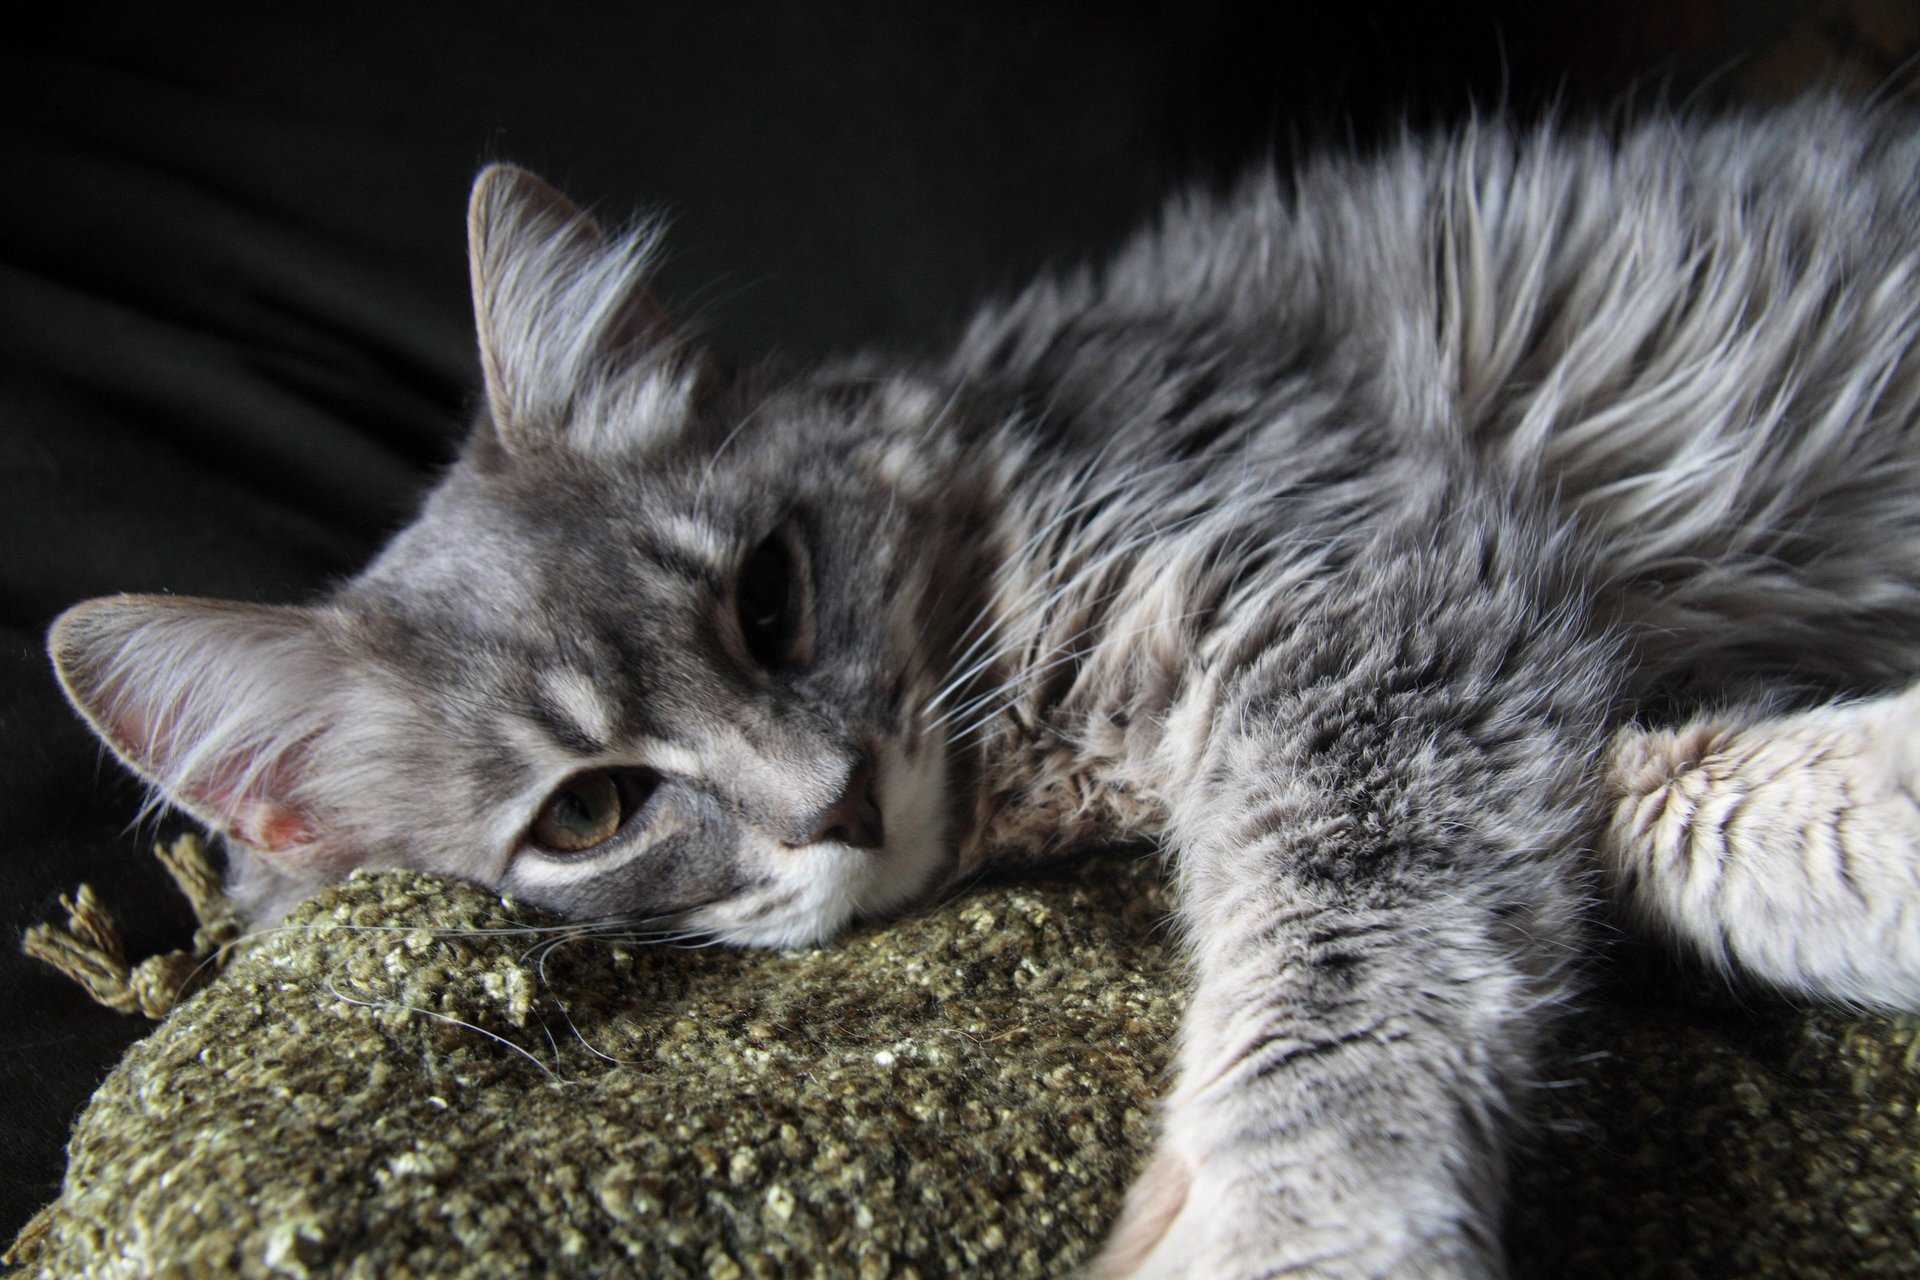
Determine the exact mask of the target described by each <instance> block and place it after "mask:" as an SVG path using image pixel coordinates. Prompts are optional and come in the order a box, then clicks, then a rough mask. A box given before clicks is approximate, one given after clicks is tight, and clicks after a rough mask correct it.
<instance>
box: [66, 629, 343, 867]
mask: <svg viewBox="0 0 1920 1280" xmlns="http://www.w3.org/2000/svg"><path fill="white" fill-rule="evenodd" d="M333 650H334V647H333V646H332V645H331V644H330V643H329V642H328V641H327V640H326V638H325V637H324V636H323V635H322V634H321V628H320V626H319V624H318V620H317V615H316V613H315V612H314V611H313V610H310V609H304V608H295V607H286V606H268V605H246V604H230V603H227V602H224V601H217V600H192V599H184V598H179V597H173V596H132V595H128V596H111V597H108V598H105V599H101V600H89V601H87V602H86V603H84V604H79V605H75V606H74V607H73V608H71V609H69V610H67V611H66V612H65V613H63V614H61V615H60V617H59V618H58V619H56V620H55V621H54V624H53V627H52V630H50V631H49V632H48V634H47V651H48V653H49V654H50V655H51V656H52V658H53V665H54V668H55V670H56V671H57V672H58V673H59V676H60V683H61V686H62V687H63V688H64V689H65V690H66V693H67V697H68V698H69V699H71V700H72V702H73V705H74V706H75V707H76V708H77V709H78V710H79V712H80V714H81V715H83V716H85V717H86V719H87V721H88V722H89V723H90V724H91V725H92V726H93V728H94V730H95V732H97V733H98V734H99V735H100V737H101V738H102V739H103V740H104V741H105V742H106V743H107V745H108V746H110V747H111V748H113V751H114V753H115V754H116V755H118V756H119V757H120V758H121V759H122V760H124V761H126V763H127V765H128V766H129V767H130V768H132V769H133V770H134V772H136V773H138V774H139V775H140V776H141V777H143V778H145V779H146V780H147V781H148V782H150V783H152V784H153V786H154V787H155V788H156V789H157V791H158V792H159V793H160V794H161V795H164V796H165V797H166V798H167V799H168V800H170V801H171V802H173V803H174V804H176V805H178V806H179V807H180V808H182V809H185V810H186V811H187V812H189V813H191V814H192V815H193V816H195V817H196V818H199V819H200V820H201V821H202V822H204V823H206V824H207V825H208V826H209V827H211V828H213V829H214V830H216V831H219V832H221V833H222V834H224V835H227V836H230V837H232V838H233V839H236V840H238V841H240V842H241V843H243V844H245V845H247V846H249V847H251V848H253V849H255V850H257V851H258V852H259V853H260V854H262V855H263V856H264V857H266V858H267V860H268V861H269V862H270V863H274V864H277V865H280V866H281V867H283V868H284V869H286V870H301V871H307V872H311V871H314V870H318V869H321V868H322V866H323V865H325V866H331V864H333V863H335V862H337V861H338V860H339V859H340V858H341V857H342V856H344V853H345V851H344V850H341V849H339V848H333V847H329V844H328V842H327V841H326V839H325V838H324V837H323V834H322V832H321V831H320V830H319V827H320V825H321V824H320V823H318V822H317V821H316V815H315V813H314V810H313V805H312V803H311V801H310V800H309V799H308V798H307V796H306V795H305V794H304V792H305V790H306V788H305V783H306V781H307V775H308V770H307V767H306V766H307V760H306V755H307V753H308V751H309V749H310V748H311V746H312V745H313V744H314V743H315V742H316V741H317V740H318V739H319V738H320V736H321V735H322V734H324V733H325V732H326V731H327V727H328V720H329V717H330V714H331V712H332V708H334V707H335V706H337V705H338V701H339V700H338V698H337V696H336V695H337V690H338V682H339V681H340V679H341V676H340V671H341V668H342V665H343V664H342V663H341V661H340V658H339V655H338V654H337V653H335V652H334V651H333ZM332 869H334V870H343V869H344V868H343V867H333V868H332Z"/></svg>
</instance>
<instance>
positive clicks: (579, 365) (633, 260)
mask: <svg viewBox="0 0 1920 1280" xmlns="http://www.w3.org/2000/svg"><path fill="white" fill-rule="evenodd" d="M659 238H660V233H659V227H658V226H657V225H655V224H643V225H642V226H640V227H639V228H637V229H635V230H634V231H632V232H630V233H627V234H625V235H620V236H609V235H607V234H606V233H605V232H603V231H602V230H601V229H600V227H599V225H598V224H596V223H595V222H594V220H593V219H592V218H590V217H589V216H587V215H586V214H585V213H583V212H581V211H580V209H578V208H577V207H575V206H574V204H573V203H572V202H571V201H569V200H568V199H567V198H566V197H565V196H563V195H561V194H560V193H559V192H558V191H555V190H554V189H553V188H552V187H550V186H548V185H547V184H546V183H545V182H542V181H541V180H540V179H539V178H537V177H535V176H534V175H533V174H531V173H528V172H527V171H526V170H524V169H520V168H516V167H514V166H512V165H505V164H496V165H491V166H489V167H488V168H486V169H484V170H482V171H481V173H480V176H479V177H478V178H477V179H475V181H474V184H473V195H472V198H471V199H470V201H469V203H468V206H467V256H468V264H469V267H470V269H471V273H472V280H473V309H474V318H475V321H476V324H477V326H478V329H479V337H480V362H481V366H482V368H483V369H484V371H485V375H486V384H487V403H488V407H489V409H490V410H491V412H492V414H493V421H494V424H495V426H496V428H497V430H498V431H499V434H500V439H501V441H502V442H503V443H504V444H506V445H507V446H508V447H509V448H510V449H515V450H518V449H523V448H526V447H529V446H537V445H539V444H542V443H545V442H547V441H558V440H562V439H564V438H565V436H566V434H567V432H568V430H569V427H570V418H571V417H572V416H573V414H574V411H575V410H576V409H577V408H578V407H579V404H580V402H581V401H583V400H591V399H593V398H594V397H596V396H598V395H600V394H601V393H602V392H603V391H604V390H605V389H606V387H607V385H608V384H609V383H612V382H617V381H619V380H620V379H621V378H622V377H629V376H632V375H634V374H636V373H641V374H644V373H646V372H647V371H646V370H645V369H644V368H641V367H639V366H642V365H644V363H645V359H644V358H645V357H646V355H647V354H648V353H649V352H650V351H654V350H656V349H660V348H665V347H669V346H670V345H671V344H670V341H669V338H670V335H669V332H668V326H667V324H666V321H665V318H664V316H663V315H662V314H661V311H660V308H659V306H658V304H657V303H655V302H654V300H653V296H652V295H651V294H650V293H648V292H647V289H646V283H645V281H646V274H647V270H648V267H649V264H650V262H651V260H652V257H653V253H654V251H655V248H656V247H657V245H658V242H659ZM663 354H664V353H663ZM667 371H668V370H665V369H662V370H658V371H656V372H667ZM600 429H601V426H600V425H599V424H588V426H587V428H586V430H588V431H589V432H591V431H597V430H600Z"/></svg>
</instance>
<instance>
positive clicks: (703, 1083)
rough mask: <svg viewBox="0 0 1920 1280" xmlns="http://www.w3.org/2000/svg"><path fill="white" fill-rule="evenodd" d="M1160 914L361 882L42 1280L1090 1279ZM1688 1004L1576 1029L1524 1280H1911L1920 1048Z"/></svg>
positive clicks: (1536, 1185) (249, 960)
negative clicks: (695, 921) (654, 926)
mask: <svg viewBox="0 0 1920 1280" xmlns="http://www.w3.org/2000/svg"><path fill="white" fill-rule="evenodd" d="M1169 912H1170V902H1169V898H1168V896H1167V893H1166V890H1165V888H1164V886H1163V885H1162V884H1161V883H1160V881H1159V879H1158V873H1157V867H1156V865H1155V864H1154V863H1153V861H1152V860H1150V859H1139V858H1136V859H1125V858H1121V857H1117V856H1115V857H1104V858H1097V859H1093V860H1091V861H1089V862H1087V863H1085V864H1083V865H1082V866H1080V867H1078V868H1077V869H1074V870H1072V871H1069V872H1063V873H1059V874H1056V875H1052V876H1042V877H1039V878H1035V879H1031V880H1027V881H1024V882H1018V883H993V884H987V885H983V886H980V887H977V888H975V889H973V890H972V891H970V892H968V893H966V894H964V895H962V896H960V897H958V898H956V899H955V900H952V901H950V902H947V903H945V904H943V905H941V906H939V907H937V908H935V909H933V910H930V911H927V912H924V913H921V914H918V915H914V916H910V917H908V918H905V919H903V920H900V921H898V922H895V923H892V924H888V925H886V926H883V927H873V928H868V929H865V930H862V931H859V932H856V933H854V934H853V935H852V936H850V937H848V938H846V939H844V940H842V941H840V942H838V943H836V944H834V945H833V946H830V947H826V948H822V949H819V950H812V951H802V952H787V953H765V952H738V951H731V950H725V949H721V948H686V947H674V946H657V945H645V944H641V943H637V942H631V941H623V940H620V939H617V938H609V937H605V936H596V935H594V934H592V933H588V932H583V931H580V930H577V929H572V928H568V927H565V926H555V925H554V924H553V922H551V921H549V920H545V919H544V918H541V917H539V916H538V915H537V914H536V913H533V912H531V911H529V910H526V909H521V908H515V907H511V906H507V907H503V906H502V905H501V904H500V903H499V902H498V901H497V900H495V899H493V898H491V897H489V896H488V895H486V894H484V893H482V892H481V891H479V890H476V889H472V888H469V887H466V886H463V885H457V884H447V883H444V882H440V881H437V880H433V879H430V878H426V877H421V876H416V875H411V874H404V873H382V874H378V875H363V876H360V877H356V879H355V880H354V882H353V883H351V884H350V885H348V886H345V887H343V888H341V889H339V890H337V891H334V892H331V893H329V894H327V895H324V896H323V897H321V898H319V899H317V900H316V901H315V902H313V903H312V904H310V905H308V906H307V907H304V908H302V909H301V910H300V911H299V912H297V913H296V915H295V916H294V917H293V918H292V919H291V920H290V921H289V923H288V925H287V926H286V927H285V928H283V929H281V930H279V931H277V932H275V933H273V934H271V935H270V936H268V937H266V938H265V939H264V940H262V941H261V942H260V943H259V944H258V945H256V946H255V947H253V948H252V949H251V950H249V951H247V952H246V953H244V954H243V955H241V956H240V957H239V958H238V959H236V960H235V961H234V962H233V963H232V964H231V965H230V966H229V967H228V969H227V971H226V972H225V973H224V974H223V975H222V976H221V977H220V978H219V979H218V980H217V981H215V982H214V983H213V984H211V985H210V986H209V987H208V988H207V989H206V990H204V991H202V992H201V993H200V994H198V995H196V996H194V997H193V998H191V999H190V1000H188V1001H186V1002H185V1003H184V1004H182V1005H181V1007H180V1008H179V1009H177V1010H176V1011H175V1012H174V1014H173V1015H172V1016H171V1017H170V1018H169V1019H168V1020H167V1021H165V1022H164V1023H163V1024H161V1026H160V1027H159V1028H158V1030H157V1031H155V1033H154V1034H153V1035H152V1036H151V1037H149V1038H148V1039H147V1040H145V1041H144V1042H142V1043H141V1044H139V1045H138V1046H136V1047H135V1048H134V1050H133V1051H132V1052H131V1053H130V1054H129V1055H128V1056H127V1058H126V1060H125V1061H124V1062H123V1063H122V1065H121V1066H120V1067H119V1068H118V1069H117V1070H116V1071H115V1072H114V1074H113V1075H112V1077H111V1078H110V1079H109V1080H108V1081H107V1082H106V1084H105V1085H104V1086H103V1087H102V1088H101V1090H100V1091H99V1093H98V1095H97V1096H96V1097H95V1099H94V1101H93V1103H92V1105H91V1106H90V1107H89V1109H88V1110H87V1112H86V1114H85V1116H84V1117H83V1118H82V1119H81V1121H80V1123H79V1126H78V1128H77V1130H76V1131H75V1135H74V1139H73V1143H72V1148H71V1164H70V1169H69V1172H68V1177H67V1184H66V1190H65V1193H64V1194H63V1196H62V1197H61V1199H60V1200H59V1201H58V1202H57V1203H56V1204H55V1205H54V1206H52V1208H51V1209H50V1210H49V1211H48V1212H47V1213H46V1214H43V1215H42V1217H41V1218H40V1219H39V1220H37V1222H36V1223H35V1225H34V1226H33V1227H32V1228H30V1231H29V1237H30V1238H28V1239H26V1240H25V1242H24V1243H23V1245H22V1246H21V1248H20V1249H19V1253H20V1255H22V1257H23V1258H24V1260H25V1262H26V1267H27V1272H28V1273H29V1274H34V1275H42V1276H74V1275H81V1274H89V1273H94V1274H100V1273H107V1272H109V1271H110V1269H111V1267H112V1266H114V1265H115V1264H116V1260H125V1261H128V1262H131V1263H133V1264H134V1265H133V1271H134V1272H135V1273H138V1274H150V1275H157V1276H174V1275H178V1276H200V1275H208V1274H238V1275H260V1276H281V1275H285V1276H302V1275H351V1276H368V1277H375V1276H378V1277H401V1276H421V1277H429V1276H431V1277H453V1276H468V1275H471V1276H476V1277H477V1276H488V1277H492V1276H501V1275H517V1274H553V1275H578V1276H604V1275H612V1274H631V1275H647V1276H701V1277H731V1276H784V1275H821V1276H843V1275H844V1276H872V1277H879V1276H920V1277H928V1278H930V1277H933V1276H945V1275H964V1276H1036V1277H1039V1276H1058V1275H1063V1274H1065V1273H1067V1272H1069V1271H1070V1270H1071V1269H1072V1267H1073V1265H1074V1264H1075V1263H1077V1262H1079V1261H1081V1260H1083V1259H1085V1258H1086V1257H1087V1256H1088V1255H1089V1253H1090V1251H1091V1250H1092V1249H1093V1248H1094V1247H1095V1246H1096V1245H1097V1243H1098V1240H1099V1238H1100V1235H1101V1233H1102V1230H1103V1229H1104V1227H1105V1225H1106V1223H1107V1222H1108V1220H1109V1219H1110V1217H1111V1215H1112V1214H1113V1213H1114V1212H1115V1210H1116V1209H1117V1207H1118V1204H1119V1200H1120V1195H1121V1191H1122V1188H1123V1186H1124V1183H1125V1180H1126V1177H1127V1176H1128V1174H1129V1172H1130V1171H1131V1170H1132V1169H1133V1168H1135V1167H1136V1166H1137V1164H1138V1163H1139V1161H1140V1160H1141V1158H1142V1157H1143V1155H1144V1152H1145V1150H1146V1147H1147V1144H1148V1142H1149V1140H1150V1137H1151V1127H1152V1115H1153V1099H1154V1097H1155V1096H1156V1094H1157V1092H1158V1089H1159V1086H1160V1084H1161V1082H1162V1081H1161V1073H1162V1071H1163V1068H1164V1064H1165V1061H1166V1058H1167V1055H1168V1051H1169V1048H1170V1045H1171V1043H1172V1040H1173V1035H1174V1031H1175V1027H1176V1024H1177V1020H1178V1016H1179V1009H1180V1005H1181V999H1180V971H1181V966H1180V963H1179V960H1178V956H1177V952H1176V951H1175V949H1174V948H1173V945H1172V938H1171V930H1170V928H1169V919H1170V914H1169ZM1640 976H1641V977H1643V978H1644V977H1645V975H1640ZM1661 985H1663V986H1664V987H1666V988H1672V987H1673V986H1674V985H1675V982H1674V980H1673V979H1672V978H1671V976H1668V977H1667V978H1665V979H1663V980H1662V984H1661ZM1680 985H1682V986H1690V987H1692V988H1697V990H1693V991H1675V990H1671V989H1668V990H1663V991H1662V992H1660V994H1659V998H1658V999H1653V998H1650V997H1645V996H1641V997H1638V998H1636V999H1633V1000H1631V1001H1630V1000H1628V999H1627V998H1626V997H1625V996H1609V997H1601V998H1597V999H1596V1002H1595V1005H1596V1007H1593V1008H1591V1009H1589V1010H1587V1011H1585V1012H1580V1013H1577V1014H1575V1015H1573V1016H1572V1017H1570V1018H1569V1019H1568V1021H1567V1023H1566V1027H1567V1033H1566V1037H1565V1039H1566V1045H1565V1054H1564V1059H1563V1061H1562V1062H1561V1063H1560V1064H1559V1065H1558V1067H1557V1068H1556V1070H1557V1072H1558V1075H1559V1076H1560V1077H1561V1078H1562V1079H1563V1080H1564V1081H1565V1087H1556V1088H1544V1089H1542V1090H1540V1091H1539V1092H1538V1094H1537V1096H1536V1101H1537V1102H1538V1104H1539V1105H1538V1106H1537V1107H1536V1108H1535V1113H1536V1117H1537V1119H1538V1123H1537V1124H1536V1125H1535V1126H1534V1127H1533V1134H1534V1136H1533V1138H1532V1139H1531V1140H1530V1141H1529V1142H1528V1143H1527V1144H1526V1150H1525V1152H1524V1154H1523V1156H1522V1158H1521V1160H1520V1162H1519V1164H1518V1166H1517V1168H1516V1172H1515V1175H1514V1179H1513V1181H1514V1193H1515V1200H1516V1206H1517V1207H1516V1210H1515V1213H1514V1222H1513V1225H1512V1227H1511V1230H1510V1232H1509V1235H1510V1243H1511V1247H1512V1249H1513V1251H1514V1254H1515V1259H1516V1268H1515V1269H1516V1271H1517V1272H1518V1273H1519V1274H1521V1275H1539V1276H1555V1277H1558V1276H1564V1275H1574V1276H1593V1277H1601V1276H1605V1277H1619V1276H1632V1275H1653V1274H1659V1275H1693V1276H1702V1277H1704V1276H1727V1277H1733V1276H1740V1277H1752V1276H1773V1275H1782V1276H1784V1275H1867V1274H1890V1275H1896V1274H1897V1275H1912V1274H1915V1273H1917V1272H1920V1198H1917V1197H1916V1194H1915V1191H1916V1186H1920V1170H1917V1169H1916V1161H1917V1160H1920V1075H1916V1072H1915V1069H1914V1065H1915V1064H1914V1061H1913V1057H1914V1053H1915V1044H1916V1041H1915V1031H1916V1024H1915V1022H1913V1021H1912V1020H1861V1019H1852V1018H1849V1017H1846V1016H1844V1015H1840V1014H1818V1015H1804V1014H1798V1013H1794V1012H1792V1011H1789V1010H1784V1009H1779V1008H1767V1007H1758V1008H1743V1007H1742V1006H1741V1005H1740V1004H1738V1003H1736V1002H1734V1001H1732V1000H1731V999H1729V998H1727V997H1725V996H1715V995H1712V994H1711V993H1712V992H1713V990H1714V984H1712V983H1711V982H1709V981H1707V980H1704V979H1702V980H1698V981H1694V982H1691V983H1684V984H1680ZM1646 986H1647V984H1646V983H1645V982H1644V981H1642V982H1640V983H1638V984H1637V985H1636V986H1634V987H1633V988H1632V989H1633V990H1637V991H1644V990H1645V989H1646Z"/></svg>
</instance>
